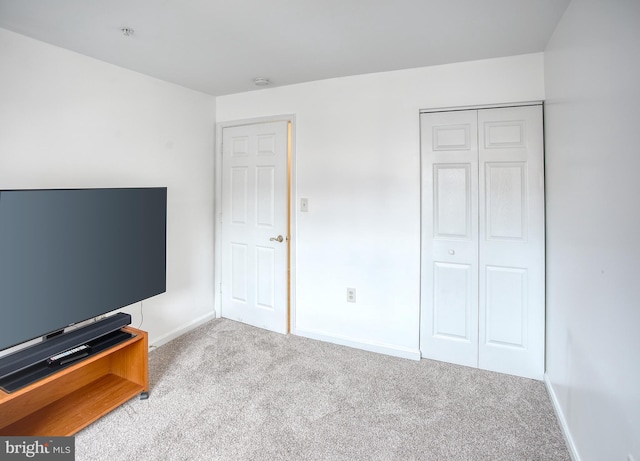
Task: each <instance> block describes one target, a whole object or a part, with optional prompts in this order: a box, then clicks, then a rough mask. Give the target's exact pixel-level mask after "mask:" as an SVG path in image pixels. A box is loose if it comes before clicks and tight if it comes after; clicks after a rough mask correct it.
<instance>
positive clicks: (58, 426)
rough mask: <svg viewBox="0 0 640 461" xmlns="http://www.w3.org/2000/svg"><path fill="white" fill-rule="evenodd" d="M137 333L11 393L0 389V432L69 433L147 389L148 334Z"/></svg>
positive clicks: (3, 433)
mask: <svg viewBox="0 0 640 461" xmlns="http://www.w3.org/2000/svg"><path fill="white" fill-rule="evenodd" d="M123 331H126V332H128V333H132V334H134V335H135V336H134V337H133V338H131V339H128V340H126V341H124V342H122V343H120V344H118V345H116V346H113V347H111V348H109V349H107V350H104V351H102V352H99V353H97V354H95V355H91V356H89V357H87V358H85V359H83V360H81V361H79V362H78V363H76V364H74V365H73V366H70V367H68V368H65V369H63V370H60V371H59V372H57V373H55V374H53V375H51V376H48V377H46V378H44V379H41V380H39V381H37V382H35V383H33V384H31V385H29V386H27V387H24V388H22V389H20V390H18V391H15V392H13V393H11V394H7V393H5V392H3V391H0V435H6V436H8V435H17V436H29V435H37V436H68V435H73V434H75V433H76V432H78V431H79V430H80V429H82V428H84V427H86V426H88V425H89V424H91V423H92V422H94V421H95V420H97V419H98V418H100V417H102V416H104V415H105V414H107V413H109V412H110V411H111V410H113V409H115V408H117V407H118V406H120V405H122V404H123V403H125V402H126V401H128V400H130V399H131V398H133V397H135V396H136V395H138V394H141V393H145V392H148V391H149V373H148V336H147V333H146V332H144V331H142V330H138V329H135V328H131V327H126V328H123Z"/></svg>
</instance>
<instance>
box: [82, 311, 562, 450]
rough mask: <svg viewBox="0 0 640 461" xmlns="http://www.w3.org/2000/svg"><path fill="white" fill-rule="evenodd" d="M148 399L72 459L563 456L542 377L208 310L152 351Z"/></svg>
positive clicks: (87, 434)
mask: <svg viewBox="0 0 640 461" xmlns="http://www.w3.org/2000/svg"><path fill="white" fill-rule="evenodd" d="M149 373H150V381H151V392H150V397H149V400H145V401H141V400H138V399H134V400H131V401H129V402H128V403H126V404H125V405H123V406H122V407H120V408H118V409H117V410H115V411H113V412H112V413H110V414H108V415H107V416H105V417H103V418H102V419H101V420H99V421H97V422H96V423H94V424H92V425H91V426H89V427H88V428H86V429H84V430H83V431H81V432H80V433H78V434H77V436H76V459H77V461H89V460H105V461H129V460H131V461H133V460H163V461H178V460H207V461H209V460H224V461H234V460H253V461H260V460H265V461H267V460H268V461H275V460H350V461H353V460H363V461H364V460H399V461H410V460H425V461H430V460H434V461H448V460H451V461H453V460H460V461H463V460H464V461H480V460H487V461H489V460H491V461H499V460H505V461H506V460H509V461H520V460H522V461H524V460H527V461H528V460H531V461H533V460H545V461H547V460H557V461H560V460H567V461H569V460H570V457H569V453H568V451H567V449H566V446H565V442H564V439H563V436H562V433H561V431H560V428H559V426H558V423H557V421H556V418H555V415H554V412H553V408H552V406H551V403H550V401H549V397H548V395H547V393H546V389H545V387H544V384H543V383H542V382H539V381H533V380H528V379H523V378H516V377H513V376H507V375H501V374H497V373H492V372H488V371H482V370H476V369H472V368H466V367H461V366H457V365H450V364H446V363H441V362H435V361H429V360H422V361H419V362H418V361H412V360H406V359H399V358H394V357H388V356H385V355H381V354H375V353H371V352H365V351H361V350H357V349H351V348H348V347H343V346H337V345H334V344H329V343H323V342H320V341H314V340H310V339H305V338H301V337H297V336H284V335H279V334H276V333H271V332H268V331H264V330H261V329H258V328H253V327H250V326H246V325H243V324H240V323H236V322H232V321H230V320H225V319H217V320H213V321H211V322H209V323H207V324H205V325H203V326H201V327H199V328H197V329H196V330H194V331H192V332H190V333H188V334H186V335H183V336H181V337H180V338H178V339H176V340H174V341H172V342H170V343H168V344H166V345H164V346H162V347H160V348H158V349H157V350H155V351H153V352H151V353H150V354H149Z"/></svg>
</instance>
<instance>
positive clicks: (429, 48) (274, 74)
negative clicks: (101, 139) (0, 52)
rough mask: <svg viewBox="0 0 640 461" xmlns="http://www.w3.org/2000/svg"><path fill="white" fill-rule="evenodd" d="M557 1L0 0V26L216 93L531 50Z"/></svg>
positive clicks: (552, 19)
mask: <svg viewBox="0 0 640 461" xmlns="http://www.w3.org/2000/svg"><path fill="white" fill-rule="evenodd" d="M569 1H570V0H0V27H2V28H5V29H8V30H11V31H14V32H18V33H20V34H23V35H27V36H29V37H33V38H36V39H38V40H42V41H45V42H48V43H51V44H54V45H58V46H61V47H63V48H68V49H70V50H73V51H77V52H79V53H82V54H84V55H87V56H92V57H94V58H97V59H100V60H102V61H106V62H109V63H112V64H115V65H118V66H122V67H125V68H127V69H132V70H135V71H138V72H142V73H144V74H148V75H151V76H154V77H157V78H160V79H162V80H167V81H170V82H174V83H177V84H179V85H183V86H185V87H188V88H192V89H195V90H199V91H203V92H205V93H209V94H212V95H223V94H231V93H238V92H243V91H250V90H254V89H256V87H255V86H254V85H253V78H254V77H268V78H269V79H270V80H271V81H272V83H273V85H274V86H275V85H278V86H279V85H289V84H293V83H300V82H306V81H312V80H320V79H325V78H332V77H342V76H347V75H357V74H366V73H371V72H381V71H389V70H398V69H407V68H412V67H423V66H431V65H437V64H446V63H451V62H460V61H470V60H476V59H486V58H494V57H501V56H512V55H518V54H525V53H533V52H539V51H543V50H544V48H545V46H546V44H547V41H548V39H549V37H550V36H551V34H552V32H553V30H554V28H555V26H556V24H557V23H558V21H559V20H560V17H561V16H562V13H563V12H564V10H565V9H566V8H567V5H568V4H569ZM124 26H127V27H131V28H133V29H134V30H135V33H134V34H133V35H132V36H130V37H125V36H124V35H123V34H122V33H121V31H120V29H121V28H122V27H124ZM0 62H1V56H0Z"/></svg>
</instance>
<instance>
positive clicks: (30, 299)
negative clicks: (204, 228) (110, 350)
mask: <svg viewBox="0 0 640 461" xmlns="http://www.w3.org/2000/svg"><path fill="white" fill-rule="evenodd" d="M166 210H167V189H166V188H130V189H51V190H1V191H0V350H2V349H6V348H8V347H11V346H14V345H17V344H20V343H23V342H25V341H28V340H30V339H34V338H37V337H40V336H44V335H46V334H48V333H51V332H54V331H58V330H61V329H63V328H65V327H67V326H69V325H72V324H75V323H78V322H82V321H84V320H88V319H91V318H94V317H97V316H99V315H102V314H105V313H107V312H111V311H113V310H116V309H118V308H121V307H124V306H127V305H129V304H133V303H136V302H138V301H141V300H143V299H146V298H149V297H151V296H154V295H157V294H160V293H163V292H164V291H166V216H167V211H166Z"/></svg>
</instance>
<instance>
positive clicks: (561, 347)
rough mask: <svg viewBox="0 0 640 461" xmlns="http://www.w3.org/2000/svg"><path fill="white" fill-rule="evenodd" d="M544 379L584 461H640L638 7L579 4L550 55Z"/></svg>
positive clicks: (631, 2) (629, 2) (621, 1)
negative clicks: (633, 459) (628, 458)
mask: <svg viewBox="0 0 640 461" xmlns="http://www.w3.org/2000/svg"><path fill="white" fill-rule="evenodd" d="M545 87H546V93H547V104H546V110H545V128H546V185H547V192H546V195H547V379H548V384H550V387H551V389H552V394H553V395H554V397H555V399H556V402H557V404H558V407H559V410H560V416H561V419H562V421H563V423H564V424H565V428H566V429H567V431H568V433H569V436H570V438H571V441H572V444H573V449H574V454H575V455H576V458H579V459H581V460H583V461H588V460H593V461H599V460H611V461H615V460H620V461H625V460H626V459H627V458H626V456H627V454H628V453H631V454H632V455H633V456H634V457H635V460H636V461H638V460H640V357H639V356H638V354H639V353H640V283H639V282H638V276H639V275H640V269H639V267H640V266H639V262H640V241H639V240H638V236H639V235H640V205H639V203H638V199H640V180H638V172H639V171H640V138H639V133H640V2H638V1H637V0H626V1H625V0H614V1H604V0H574V1H573V2H572V3H571V4H570V6H569V8H568V9H567V11H566V13H565V15H564V17H563V18H562V20H561V22H560V24H559V25H558V27H557V29H556V31H555V33H554V35H553V37H552V39H551V41H550V42H549V45H548V47H547V50H546V52H545Z"/></svg>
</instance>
